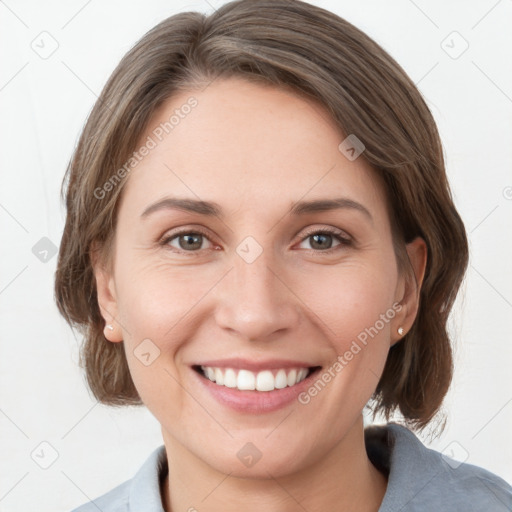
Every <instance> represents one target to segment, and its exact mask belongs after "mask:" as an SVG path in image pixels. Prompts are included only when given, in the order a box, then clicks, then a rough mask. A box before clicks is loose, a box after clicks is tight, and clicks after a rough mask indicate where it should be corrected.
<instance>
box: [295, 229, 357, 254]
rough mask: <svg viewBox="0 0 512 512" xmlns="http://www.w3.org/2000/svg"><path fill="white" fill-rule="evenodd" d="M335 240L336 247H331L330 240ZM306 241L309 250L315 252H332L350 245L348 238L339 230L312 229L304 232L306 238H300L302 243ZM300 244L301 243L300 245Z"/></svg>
mask: <svg viewBox="0 0 512 512" xmlns="http://www.w3.org/2000/svg"><path fill="white" fill-rule="evenodd" d="M333 238H334V239H335V240H337V241H338V242H339V243H338V245H335V246H334V247H333V246H332V239H333ZM306 240H311V241H310V246H311V249H310V250H313V251H315V252H327V253H330V252H333V251H336V250H338V249H340V248H342V247H340V246H348V245H351V244H352V240H350V238H348V236H347V235H346V234H345V233H344V232H343V231H340V230H337V229H333V228H327V229H325V228H324V229H318V228H317V229H312V230H309V231H307V232H306V236H304V237H303V238H302V242H305V241H306ZM302 242H301V243H302Z"/></svg>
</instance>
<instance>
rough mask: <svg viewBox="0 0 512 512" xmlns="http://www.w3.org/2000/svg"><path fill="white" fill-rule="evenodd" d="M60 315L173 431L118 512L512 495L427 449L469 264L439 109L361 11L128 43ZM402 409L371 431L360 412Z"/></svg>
mask: <svg viewBox="0 0 512 512" xmlns="http://www.w3.org/2000/svg"><path fill="white" fill-rule="evenodd" d="M66 204H67V219H66V226H65V230H64V234H63V238H62V243H61V247H60V254H59V263H58V269H57V275H56V298H57V303H58V306H59V308H60V311H61V312H62V314H63V315H64V316H65V318H66V319H67V320H68V321H69V322H70V324H72V325H76V326H80V327H81V328H82V329H83V331H84V334H85V344H84V347H83V356H84V362H85V369H86V375H87V379H88V383H89V386H90V388H91V390H92V392H93V393H94V395H95V397H96V398H97V399H98V400H99V401H101V402H102V403H104V404H111V405H124V404H126V405H128V404H144V405H145V406H146V407H148V409H149V410H150V411H151V413H152V414H153V415H154V416H155V417H156V418H157V420H158V421H159V422H160V424H161V426H162V436H163V441H164V445H163V446H161V447H160V448H159V449H158V450H156V451H155V452H154V453H153V454H151V456H150V457H149V458H148V460H147V462H146V463H145V464H144V465H143V467H142V468H141V469H140V471H139V472H138V473H137V475H136V476H135V477H134V478H133V479H132V480H130V481H128V482H125V483H122V484H121V485H119V486H118V487H117V488H115V489H113V490H112V491H110V492H109V493H107V494H105V495H104V496H102V497H100V498H98V499H96V500H94V502H91V503H88V504H85V505H84V506H83V507H80V508H79V509H77V510H79V511H80V512H86V511H89V510H97V509H98V508H99V509H100V510H102V511H104V512H107V511H124V510H144V511H155V512H156V511H158V512H162V511H166V512H170V511H172V512H175V511H178V510H189V511H193V510H199V511H201V510H208V511H216V510H223V511H226V510H231V509H233V510H248V511H251V510H270V511H272V510H279V511H295V510H309V511H313V510H321V509H322V510H323V509H337V510H358V511H368V512H369V511H377V510H378V511H381V512H384V511H391V510H418V511H419V510H434V509H442V510H465V511H467V510H510V507H511V506H512V489H511V487H510V486H509V485H508V484H507V483H506V482H505V481H504V480H502V479H501V478H499V477H498V476H496V475H493V474H491V473H489V472H487V471H486V470H484V469H481V468H477V467H475V466H471V465H468V464H458V463H454V461H450V460H449V459H445V458H444V457H442V456H441V454H440V453H437V452H435V451H432V450H428V449H427V448H425V447H424V446H423V445H422V444H421V443H420V441H419V440H418V439H417V438H416V437H415V435H414V434H413V433H412V431H411V430H410V429H418V430H419V429H421V428H424V427H425V426H426V425H427V424H429V422H431V421H432V420H433V419H434V418H435V416H436V413H438V411H439V408H440V406H441V403H442V400H443V397H444V396H445V394H446V392H447V389H448V387H449V384H450V380H451V375H452V355H451V348H450V340H449V338H448V334H447V330H446V324H447V320H448V316H449V313H450V311H451V308H452V305H453V302H454V300H455V297H456V295H457V291H458V289H459V286H460V284H461V282H462V279H463V277H464V273H465V270H466V267H467V262H468V246H467V239H466V234H465V229H464V226H463V223H462V221H461V218H460V216H459V214H458V213H457V211H456V209H455V207H454V205H453V202H452V198H451V194H450V190H449V185H448V183H447V179H446V174H445V169H444V162H443V156H442V147H441V143H440V140H439V136H438V132H437V129H436V126H435V123H434V120H433V118H432V116H431V113H430V112H429V110H428V108H427V106H426V105H425V102H424V101H423V99H422V97H421V95H420V93H419V92H418V90H417V89H416V87H415V86H414V84H413V83H412V82H411V80H410V79H409V78H408V77H407V76H406V74H405V73H404V71H403V70H402V69H401V68H400V66H399V65H398V64H397V63H396V62H395V61H394V60H393V59H392V58H391V57H390V56H389V55H388V54H387V53H386V52H385V51H384V50H383V49H382V48H380V47H379V46H378V45H377V44H376V43H375V42H373V41H372V40H371V39H369V38H368V36H366V35H365V34H364V33H362V32H361V31H359V30H358V29H356V28H355V27H354V26H352V25H350V24H349V23H347V22H346V21H344V20H343V19H341V18H339V17H337V16H335V15H334V14H332V13H330V12H327V11H325V10H323V9H320V8H318V7H314V6H312V5H309V4H306V3H303V2H300V1H289V0H278V1H267V0H262V1H261V0H258V1H248V0H241V1H236V2H231V3H228V4H225V5H224V6H222V7H221V8H220V9H218V11H216V12H215V13H214V14H212V15H210V16H208V17H205V16H203V15H201V14H199V13H190V12H188V13H182V14H178V15H176V16H172V17H170V18H168V19H167V20H165V21H163V22H162V23H160V24H159V25H158V26H156V27H155V28H154V29H152V30H151V31H150V32H149V33H148V34H146V35H145V36H144V37H143V38H142V39H141V40H140V41H139V42H138V44H137V45H136V46H135V47H134V48H133V49H132V50H130V51H129V52H128V54H127V55H126V56H125V57H124V58H123V59H122V61H121V63H120V64H119V66H118V67H117V69H116V70H115V71H114V73H113V75H112V76H111V78H110V79H109V81H108V83H107V85H106V86H105V88H104V90H103V92H102V94H101V96H100V98H99V100H98V102H97V103H96V105H95V107H94V109H93V111H92V112H91V114H90V116H89V119H88V121H87V124H86V126H85V128H84V131H83V133H82V135H81V138H80V141H79V144H78V147H77V149H76V152H75V154H74V156H73V159H72V161H71V163H70V166H69V168H68V173H67V189H66ZM369 401H371V403H372V404H373V407H374V412H375V413H376V414H377V413H383V414H384V416H386V417H387V418H388V419H389V418H390V416H391V414H392V413H393V412H395V411H398V412H400V413H401V414H402V415H403V417H404V419H405V420H406V423H407V425H408V426H409V428H406V427H405V426H402V425H398V424H393V423H391V424H387V425H381V426H372V427H369V428H366V429H364V426H363V419H362V411H363V408H364V407H365V405H366V404H367V403H368V402H369Z"/></svg>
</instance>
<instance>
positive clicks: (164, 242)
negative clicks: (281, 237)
mask: <svg viewBox="0 0 512 512" xmlns="http://www.w3.org/2000/svg"><path fill="white" fill-rule="evenodd" d="M181 235H202V236H204V237H205V238H207V239H208V240H209V241H210V242H211V240H210V239H209V235H208V233H206V232H205V231H204V230H202V229H200V228H194V230H190V229H188V230H181V231H178V232H176V233H171V234H169V235H166V236H164V237H162V238H161V239H160V241H159V245H161V246H168V247H170V246H169V242H171V241H172V240H174V239H175V238H178V237H179V236H181ZM313 235H332V236H333V237H334V238H336V239H337V240H338V241H339V242H340V244H339V245H337V246H335V247H330V248H329V249H325V250H320V249H304V250H306V251H309V252H315V253H321V254H331V253H333V252H335V251H336V250H338V249H340V248H343V247H348V246H351V245H352V240H350V239H349V238H346V237H345V236H343V232H342V231H339V230H337V229H334V228H324V229H318V228H316V229H310V230H306V233H305V234H304V236H303V237H302V239H301V240H300V242H303V241H304V240H306V239H307V238H309V237H311V236H313ZM170 250H171V251H173V252H176V253H178V254H183V253H185V254H186V255H187V256H197V255H199V253H200V252H201V251H200V250H197V251H184V250H181V249H176V248H175V247H172V248H171V249H170Z"/></svg>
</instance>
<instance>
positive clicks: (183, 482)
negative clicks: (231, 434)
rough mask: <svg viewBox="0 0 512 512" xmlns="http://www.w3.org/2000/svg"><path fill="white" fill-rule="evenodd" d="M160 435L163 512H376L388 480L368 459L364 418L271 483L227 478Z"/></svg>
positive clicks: (180, 446) (272, 479) (268, 479)
mask: <svg viewBox="0 0 512 512" xmlns="http://www.w3.org/2000/svg"><path fill="white" fill-rule="evenodd" d="M162 433H163V434H164V442H165V447H166V452H167V459H168V465H169V466H168V467H169V472H168V475H167V477H166V480H165V484H164V489H163V505H164V509H165V511H166V512H175V511H178V510H191V511H193V510H196V509H197V510H202V511H208V512H217V511H219V512H220V511H222V512H231V511H232V510H233V511H239V510H240V509H241V508H242V509H243V510H244V511H247V512H252V511H258V512H259V511H260V510H265V511H268V512H274V511H276V512H277V511H279V512H297V511H302V512H303V511H304V510H322V509H324V508H325V509H326V510H329V509H330V510H358V511H360V512H377V511H378V509H379V507H380V504H381V503H382V499H383V498H384V494H385V492H386V486H387V479H386V477H385V476H384V475H383V474H382V473H380V472H379V471H378V470H377V469H376V468H375V466H373V464H372V463H371V462H370V460H369V459H368V456H367V453H366V448H365V444H364V430H363V422H362V417H361V418H360V419H359V420H358V421H357V422H356V423H355V424H354V426H353V427H352V428H351V430H350V431H349V432H348V433H347V435H346V436H345V437H344V438H343V439H342V440H341V441H340V442H339V443H338V444H337V445H336V446H335V447H333V448H332V449H331V450H330V451H329V453H326V454H325V455H324V456H323V457H321V458H320V460H319V461H317V462H316V463H314V464H312V465H310V466H308V467H304V468H302V469H300V470H299V471H296V472H294V473H292V474H287V475H285V476H280V477H278V478H274V477H272V476H271V475H269V477H268V478H260V479H248V478H238V477H233V476H230V475H225V474H224V473H221V472H219V471H216V470H215V469H214V468H212V467H211V466H209V465H207V464H206V463H204V461H202V460H200V459H198V458H197V457H196V456H195V455H193V454H192V453H191V452H190V451H188V450H187V449H186V448H185V447H184V446H183V445H181V444H180V443H178V441H177V440H176V439H174V438H173V437H172V436H170V435H168V433H166V432H164V431H163V432H162Z"/></svg>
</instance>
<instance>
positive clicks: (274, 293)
mask: <svg viewBox="0 0 512 512" xmlns="http://www.w3.org/2000/svg"><path fill="white" fill-rule="evenodd" d="M271 253H272V251H271V250H269V249H266V250H264V251H263V252H262V253H261V254H260V256H259V257H258V258H257V259H256V260H255V261H253V262H252V263H248V262H247V261H245V260H244V259H243V258H242V257H240V256H239V255H238V254H237V253H235V254H234V255H233V259H232V263H233V268H232V269H231V271H230V272H229V273H228V275H227V276H226V277H225V278H224V279H223V280H222V282H221V283H219V287H218V289H217V290H216V292H217V294H216V301H217V302H216V308H215V319H216V323H217V325H218V326H219V327H220V328H222V329H225V330H228V331H230V332H231V334H236V335H237V336H238V337H239V338H242V339H245V340H247V341H264V340H269V341H270V340H271V339H272V338H273V337H274V336H273V335H275V336H279V337H282V336H283V335H284V334H285V333H286V331H287V330H291V328H294V329H296V328H297V326H298V324H299V321H300V300H299V299H298V298H297V297H296V295H294V293H293V290H292V289H291V287H290V284H289V283H287V278H286V275H285V274H286V273H285V272H284V271H282V269H281V270H280V267H278V266H277V265H276V264H275V261H274V260H273V258H272V257H271ZM288 280H289V279H288Z"/></svg>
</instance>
